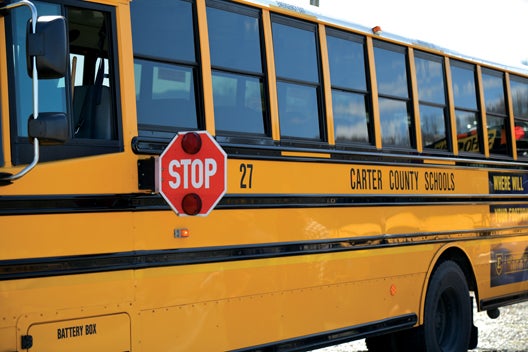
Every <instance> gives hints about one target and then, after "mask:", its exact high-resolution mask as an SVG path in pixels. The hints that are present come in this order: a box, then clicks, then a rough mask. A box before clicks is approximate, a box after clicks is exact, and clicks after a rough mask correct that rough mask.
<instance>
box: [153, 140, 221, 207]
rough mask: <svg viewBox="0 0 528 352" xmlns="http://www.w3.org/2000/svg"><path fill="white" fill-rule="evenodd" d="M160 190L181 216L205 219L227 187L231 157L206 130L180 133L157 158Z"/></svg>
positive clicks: (157, 183) (157, 185) (157, 188)
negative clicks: (196, 216)
mask: <svg viewBox="0 0 528 352" xmlns="http://www.w3.org/2000/svg"><path fill="white" fill-rule="evenodd" d="M156 174H157V175H156V191H158V192H159V193H160V194H161V195H162V196H163V198H165V200H166V201H167V203H169V205H170V206H171V208H172V209H173V210H174V211H175V212H176V213H177V214H178V215H202V216H205V215H207V214H209V213H210V212H211V210H213V208H214V207H215V206H216V204H217V203H218V202H219V201H220V199H222V196H223V195H224V194H225V192H226V188H227V155H226V153H225V152H224V150H223V149H222V147H220V145H219V144H218V143H217V142H216V141H215V139H214V138H213V137H212V136H211V135H210V134H209V133H208V132H206V131H196V132H180V133H178V134H177V135H176V136H175V137H174V138H173V139H172V141H171V142H170V143H169V145H168V146H167V148H166V149H165V150H164V151H163V153H161V155H160V157H159V158H158V159H157V165H156Z"/></svg>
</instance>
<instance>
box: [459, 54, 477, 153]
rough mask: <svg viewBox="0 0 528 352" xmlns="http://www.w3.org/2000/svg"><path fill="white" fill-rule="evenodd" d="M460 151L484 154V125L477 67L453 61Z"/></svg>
mask: <svg viewBox="0 0 528 352" xmlns="http://www.w3.org/2000/svg"><path fill="white" fill-rule="evenodd" d="M451 77H452V82H453V96H454V100H455V117H456V130H457V138H458V150H459V151H461V152H471V153H482V151H483V149H482V145H481V140H482V133H481V129H482V123H481V120H480V110H479V108H478V104H477V88H476V87H477V85H476V83H475V82H476V78H475V66H474V65H472V64H467V63H463V62H459V61H455V60H451Z"/></svg>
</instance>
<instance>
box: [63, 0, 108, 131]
mask: <svg viewBox="0 0 528 352" xmlns="http://www.w3.org/2000/svg"><path fill="white" fill-rule="evenodd" d="M67 18H68V24H69V29H70V52H71V63H72V70H71V72H72V77H71V79H72V85H73V89H72V95H73V116H74V119H73V127H74V131H73V136H74V138H90V139H106V140H112V139H116V138H117V126H116V121H115V112H114V111H115V109H114V101H113V94H112V92H111V81H112V77H111V74H112V72H111V61H110V58H111V56H110V55H109V52H110V50H109V48H111V45H110V44H109V43H110V38H109V30H108V28H107V26H108V22H109V20H108V19H107V16H106V15H105V14H104V13H103V12H101V11H94V10H88V9H79V8H68V9H67Z"/></svg>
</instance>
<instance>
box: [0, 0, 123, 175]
mask: <svg viewBox="0 0 528 352" xmlns="http://www.w3.org/2000/svg"><path fill="white" fill-rule="evenodd" d="M39 1H40V2H42V3H50V4H55V5H59V6H60V8H61V14H62V15H63V16H66V8H80V9H86V10H94V11H101V12H104V13H106V14H107V18H108V19H109V20H110V21H109V23H106V24H105V25H106V29H107V33H108V39H109V43H108V45H109V47H108V56H109V58H110V56H111V60H109V64H110V65H111V67H110V70H111V72H112V77H111V79H112V82H111V85H110V91H111V94H112V97H113V99H114V100H113V114H114V115H115V120H114V122H115V128H116V131H115V132H116V138H115V139H111V140H104V139H90V138H75V137H74V134H75V133H74V129H75V126H74V123H73V121H74V117H73V106H72V104H73V102H72V93H71V90H70V89H66V88H64V89H65V90H66V93H65V95H66V102H67V103H66V109H67V113H68V115H69V118H70V121H72V124H71V125H72V126H70V127H71V129H72V133H71V135H72V138H71V139H69V140H68V141H67V142H66V143H64V144H62V145H45V144H44V145H40V157H39V160H40V161H43V162H45V161H56V160H66V159H73V158H79V157H84V156H93V155H102V154H111V153H119V152H122V151H123V150H124V147H123V132H122V109H121V100H120V96H121V94H120V86H119V84H120V79H119V75H120V72H119V62H118V61H119V60H118V55H117V18H116V16H117V15H116V9H115V7H113V6H109V5H101V4H96V3H90V2H83V3H82V4H80V3H79V2H76V1H71V0H64V1H60V0H57V1H55V0H52V1H41V0H39ZM5 18H6V27H7V28H12V26H13V23H12V20H11V18H12V17H11V15H10V14H8V15H6V17H5ZM29 18H30V17H28V19H29ZM66 20H68V18H66ZM9 32H11V31H9ZM6 44H7V47H8V48H10V47H12V46H13V45H14V43H13V38H12V37H11V36H10V35H8V36H7V37H6ZM8 52H9V50H8ZM17 64H18V63H17ZM7 65H8V68H9V70H8V71H9V72H8V87H9V91H10V92H15V91H16V90H15V70H14V69H12V68H13V66H14V65H15V63H14V62H13V57H12V55H8V57H7ZM64 79H65V86H66V87H69V86H70V82H71V73H68V74H67V76H66V77H65V78H64ZM9 110H10V115H11V116H12V118H11V127H10V136H11V161H12V163H13V165H20V164H27V163H29V162H31V161H32V160H33V154H34V151H33V149H34V148H33V143H32V141H30V140H29V139H28V138H27V137H25V136H18V126H17V110H16V97H15V94H12V95H10V97H9Z"/></svg>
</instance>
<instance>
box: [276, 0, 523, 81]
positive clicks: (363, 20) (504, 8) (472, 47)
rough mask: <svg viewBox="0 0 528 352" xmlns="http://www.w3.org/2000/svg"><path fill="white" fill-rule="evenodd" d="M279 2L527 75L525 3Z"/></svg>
mask: <svg viewBox="0 0 528 352" xmlns="http://www.w3.org/2000/svg"><path fill="white" fill-rule="evenodd" d="M281 1H282V2H285V3H289V4H293V5H298V6H300V5H302V6H303V7H307V8H309V9H311V10H314V12H316V13H322V14H324V15H328V16H329V17H336V18H340V19H343V20H346V21H348V22H352V23H356V24H359V25H361V26H365V27H367V28H372V27H374V26H380V27H381V29H382V30H383V32H384V33H390V34H394V35H398V36H403V37H406V38H408V39H411V40H413V41H414V40H419V41H424V42H428V43H432V44H434V45H435V46H438V47H441V48H446V49H449V51H453V52H456V53H460V54H463V55H465V56H469V57H472V58H476V59H480V60H483V61H486V62H492V63H497V64H499V65H503V66H507V67H512V68H514V69H516V70H522V71H527V72H528V0H502V1H500V0H436V1H434V0H429V1H427V0H319V8H316V7H314V6H310V5H309V4H310V1H309V0H281ZM523 62H525V63H526V64H527V65H525V64H523Z"/></svg>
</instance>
